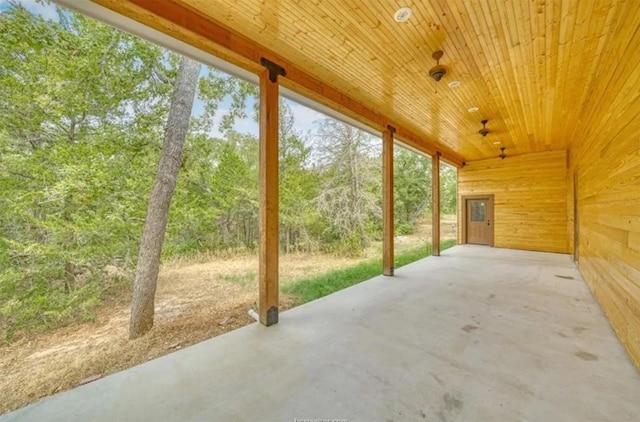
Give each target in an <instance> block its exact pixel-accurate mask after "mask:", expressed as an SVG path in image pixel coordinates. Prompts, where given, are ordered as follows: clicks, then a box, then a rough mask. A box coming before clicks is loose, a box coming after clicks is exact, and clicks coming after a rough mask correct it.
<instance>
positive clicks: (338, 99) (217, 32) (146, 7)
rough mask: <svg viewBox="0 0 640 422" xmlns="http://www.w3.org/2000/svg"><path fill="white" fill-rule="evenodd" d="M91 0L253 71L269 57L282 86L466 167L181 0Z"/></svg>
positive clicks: (443, 149) (440, 147)
mask: <svg viewBox="0 0 640 422" xmlns="http://www.w3.org/2000/svg"><path fill="white" fill-rule="evenodd" d="M92 1H93V2H94V3H96V4H99V5H101V6H104V7H106V8H108V9H111V10H113V11H114V12H117V13H119V14H121V15H124V16H127V17H129V18H131V19H133V20H135V21H137V22H139V23H142V24H144V25H146V26H149V27H151V28H153V29H156V30H158V31H161V32H164V33H166V34H167V35H170V36H172V37H174V38H176V39H179V40H180V41H183V42H186V43H188V44H191V45H193V46H195V47H197V48H199V49H202V50H203V51H206V52H207V53H210V54H213V55H215V56H217V57H220V58H221V59H223V60H226V61H228V62H230V63H232V64H234V65H236V66H239V67H241V68H243V69H246V70H248V71H250V72H252V73H255V74H259V73H260V72H261V71H262V66H261V65H260V60H261V59H262V58H266V59H267V60H269V61H272V62H274V63H277V64H279V65H280V66H282V67H283V68H284V69H285V70H286V72H287V75H286V77H284V78H280V84H281V85H282V86H284V87H286V88H289V89H291V90H292V91H295V92H298V93H299V94H301V95H304V96H306V97H308V98H310V99H312V100H314V101H317V102H319V103H320V104H323V105H325V106H327V107H329V108H332V109H334V110H336V111H338V112H340V113H342V114H344V115H346V116H348V117H350V118H352V119H354V120H357V121H359V122H361V123H362V124H365V125H367V126H370V127H371V128H373V129H375V130H378V131H383V130H385V129H386V128H387V126H389V125H391V126H393V127H395V128H396V133H395V138H396V139H398V140H399V141H401V142H402V143H405V144H407V145H408V146H410V147H412V148H415V149H417V150H419V151H422V152H424V153H426V154H429V155H431V156H434V155H436V154H437V153H438V152H440V153H441V158H442V159H443V160H444V161H446V162H447V163H449V164H452V165H455V166H457V167H461V166H462V165H463V162H464V158H463V157H462V156H460V155H459V154H457V153H456V152H454V151H453V150H451V149H450V148H449V147H447V146H445V145H442V144H440V143H438V142H435V141H433V140H430V139H429V137H428V136H427V135H425V134H418V133H416V132H414V131H412V130H410V129H407V128H405V127H403V126H402V125H400V124H399V123H398V122H395V121H393V120H391V119H389V118H388V117H386V116H384V115H383V114H381V113H379V112H377V111H375V110H374V109H372V108H369V107H367V106H366V105H364V104H362V103H360V102H358V101H356V100H354V99H353V98H351V97H350V96H348V95H346V94H345V93H343V92H341V91H339V90H338V89H335V88H333V87H331V86H329V85H327V84H326V83H323V82H322V81H320V80H318V79H317V78H315V77H314V76H312V75H310V74H309V73H307V72H306V71H304V70H303V69H300V68H299V67H297V66H295V65H294V64H293V63H292V62H291V61H289V60H287V59H285V58H284V57H282V56H280V55H278V54H276V53H274V52H273V51H270V50H269V49H267V48H264V47H263V46H261V45H260V44H258V43H257V42H255V41H253V40H251V39H249V38H248V37H245V36H244V35H242V34H239V33H236V32H235V31H233V30H231V29H229V28H227V27H225V26H224V25H222V24H221V23H219V22H216V21H214V20H211V19H208V18H205V17H203V16H201V15H200V14H198V13H197V12H196V11H194V10H192V9H190V8H188V7H187V6H185V5H183V4H181V3H180V2H179V1H173V0H172V1H169V0H167V1H162V2H159V1H156V0H126V1H121V0H92Z"/></svg>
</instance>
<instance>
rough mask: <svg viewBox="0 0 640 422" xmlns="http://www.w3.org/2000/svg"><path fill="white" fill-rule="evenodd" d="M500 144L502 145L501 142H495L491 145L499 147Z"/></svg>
mask: <svg viewBox="0 0 640 422" xmlns="http://www.w3.org/2000/svg"><path fill="white" fill-rule="evenodd" d="M501 143H502V142H500V141H495V142H494V143H493V145H500V144H501Z"/></svg>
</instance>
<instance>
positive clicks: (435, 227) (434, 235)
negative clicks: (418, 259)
mask: <svg viewBox="0 0 640 422" xmlns="http://www.w3.org/2000/svg"><path fill="white" fill-rule="evenodd" d="M431 199H432V202H431V217H432V220H431V251H432V252H431V254H432V255H434V256H440V151H438V152H436V155H434V156H433V159H432V160H431Z"/></svg>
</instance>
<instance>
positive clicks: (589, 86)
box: [578, 2, 619, 116]
mask: <svg viewBox="0 0 640 422" xmlns="http://www.w3.org/2000/svg"><path fill="white" fill-rule="evenodd" d="M599 4H600V5H601V6H602V5H603V3H599ZM608 4H609V6H608V7H606V9H607V10H606V11H607V13H606V15H605V16H604V18H603V20H604V21H605V22H604V24H603V26H604V28H608V29H611V25H612V23H613V19H614V16H615V15H616V13H615V12H616V8H614V7H612V5H611V2H609V3H608ZM618 10H619V9H618ZM595 15H596V16H597V15H598V13H595ZM591 22H592V24H593V25H594V26H596V27H597V28H596V30H597V33H600V34H601V33H603V30H602V29H601V28H599V27H600V26H601V25H602V23H601V22H599V21H598V20H596V19H593V18H592V19H591ZM605 33H606V32H605ZM592 34H593V35H592V37H593V36H595V31H594V32H592ZM607 41H609V39H608V37H603V36H598V37H597V42H596V44H595V45H596V46H595V48H594V49H593V50H595V52H594V54H591V55H587V54H584V53H583V60H585V62H584V63H582V66H583V67H582V68H583V69H589V71H588V76H587V79H586V83H585V85H584V87H585V89H583V90H582V93H581V95H580V100H579V102H578V104H579V105H580V110H579V115H580V116H584V115H585V113H586V108H587V106H588V102H589V101H588V97H589V96H590V93H591V92H593V89H594V88H595V86H594V85H595V84H596V83H597V82H598V79H600V77H601V76H602V75H601V72H600V69H601V66H600V64H601V63H600V59H601V58H602V51H603V50H604V47H605V45H606V43H607ZM589 44H593V41H591V42H590V43H589ZM586 62H590V64H589V65H587V63H586ZM609 77H610V76H609Z"/></svg>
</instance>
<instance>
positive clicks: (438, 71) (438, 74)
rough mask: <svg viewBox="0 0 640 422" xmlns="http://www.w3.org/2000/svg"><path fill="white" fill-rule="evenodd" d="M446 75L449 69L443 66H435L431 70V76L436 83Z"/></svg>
mask: <svg viewBox="0 0 640 422" xmlns="http://www.w3.org/2000/svg"><path fill="white" fill-rule="evenodd" d="M446 74H447V69H446V68H445V67H444V66H442V65H437V66H434V67H432V68H431V69H430V70H429V76H431V77H432V78H433V79H435V81H436V82H438V81H439V80H440V79H442V77H443V76H444V75H446Z"/></svg>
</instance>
